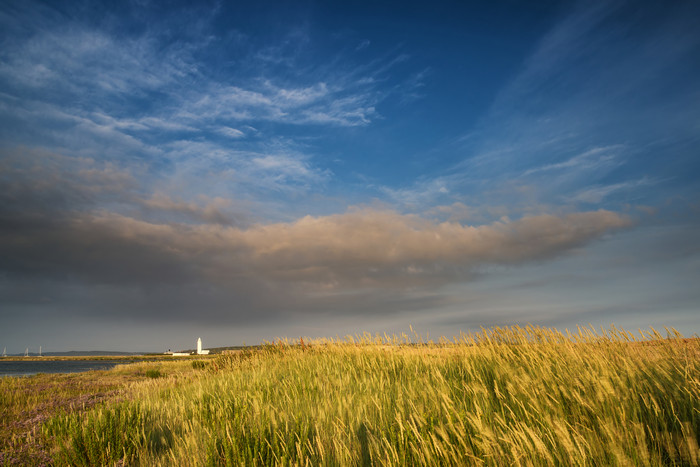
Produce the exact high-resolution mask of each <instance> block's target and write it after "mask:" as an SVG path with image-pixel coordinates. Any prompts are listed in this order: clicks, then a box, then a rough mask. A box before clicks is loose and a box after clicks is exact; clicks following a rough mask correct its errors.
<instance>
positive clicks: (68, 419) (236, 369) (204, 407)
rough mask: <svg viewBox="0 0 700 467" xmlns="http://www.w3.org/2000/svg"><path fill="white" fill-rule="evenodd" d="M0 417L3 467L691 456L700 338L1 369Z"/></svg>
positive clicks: (582, 336) (613, 332) (376, 348)
mask: <svg viewBox="0 0 700 467" xmlns="http://www.w3.org/2000/svg"><path fill="white" fill-rule="evenodd" d="M0 411H1V412H0V415H1V417H0V420H2V422H0V435H1V438H2V441H1V443H2V444H1V446H2V451H3V453H2V458H1V459H2V463H3V464H5V465H12V464H18V465H27V464H29V465H31V464H35V465H38V464H53V465H493V466H497V465H698V464H699V463H700V452H699V448H698V445H699V443H700V341H699V340H698V339H697V338H694V339H684V338H683V337H682V336H680V334H678V333H676V332H675V331H673V330H668V331H667V332H665V333H664V335H662V334H660V333H658V332H656V331H654V330H651V331H649V332H646V331H640V332H638V333H636V334H635V335H633V334H631V333H629V332H627V331H624V330H620V329H616V328H612V329H610V330H605V331H598V332H595V331H593V330H592V329H590V328H584V329H579V330H578V331H577V332H576V333H575V334H569V333H560V332H558V331H556V330H551V329H545V328H537V327H526V328H520V327H513V328H495V329H489V330H482V332H480V333H478V334H474V335H461V336H459V337H456V338H454V339H453V340H446V339H442V340H440V341H438V342H432V341H430V342H426V341H425V340H421V339H420V338H417V336H413V337H412V338H409V337H408V336H370V335H364V336H355V337H347V338H345V339H336V340H313V341H309V340H307V339H301V340H299V341H294V342H292V341H284V340H283V341H279V342H276V343H269V344H265V345H262V346H259V347H255V348H249V349H245V350H242V351H238V352H232V353H228V354H223V355H218V356H213V357H210V358H207V359H197V360H190V359H185V360H173V361H158V362H142V363H133V364H128V365H120V366H117V367H115V368H114V369H112V370H110V371H100V372H89V373H84V374H73V375H36V376H33V377H27V378H9V377H8V378H2V379H0Z"/></svg>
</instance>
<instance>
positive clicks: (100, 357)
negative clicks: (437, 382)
mask: <svg viewBox="0 0 700 467" xmlns="http://www.w3.org/2000/svg"><path fill="white" fill-rule="evenodd" d="M191 357H198V358H201V357H206V356H203V355H191V356H184V357H177V358H178V359H182V358H191ZM173 358H174V357H173V356H172V355H166V354H144V355H47V356H43V357H39V356H38V355H30V356H28V357H23V356H17V355H12V356H10V355H8V356H6V357H0V361H2V362H37V361H41V362H50V361H62V360H123V361H143V360H149V361H153V360H172V359H173Z"/></svg>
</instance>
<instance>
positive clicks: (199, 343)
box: [197, 337, 209, 355]
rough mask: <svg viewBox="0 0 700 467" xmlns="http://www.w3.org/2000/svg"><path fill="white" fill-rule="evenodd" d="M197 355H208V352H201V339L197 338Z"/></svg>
mask: <svg viewBox="0 0 700 467" xmlns="http://www.w3.org/2000/svg"><path fill="white" fill-rule="evenodd" d="M197 355H209V350H202V338H201V337H198V338H197Z"/></svg>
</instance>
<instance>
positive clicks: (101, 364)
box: [0, 359, 128, 376]
mask: <svg viewBox="0 0 700 467" xmlns="http://www.w3.org/2000/svg"><path fill="white" fill-rule="evenodd" d="M120 363H128V362H124V361H110V360H58V361H56V360H54V361H51V360H46V361H37V360H31V361H26V362H25V361H16V360H15V361H3V360H1V359H0V376H31V375H35V374H37V373H80V372H82V371H90V370H109V369H110V368H113V367H114V366H115V365H119V364H120Z"/></svg>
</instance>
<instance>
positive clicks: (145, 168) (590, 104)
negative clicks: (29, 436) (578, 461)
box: [0, 1, 700, 352]
mask: <svg viewBox="0 0 700 467" xmlns="http://www.w3.org/2000/svg"><path fill="white" fill-rule="evenodd" d="M698 19H700V7H699V6H698V4H697V2H692V1H686V2H674V3H673V4H664V5H662V4H658V3H657V2H623V1H620V2H594V3H593V4H591V3H590V2H538V4H537V5H536V6H531V5H526V4H519V3H516V2H488V4H487V5H478V4H472V3H469V2H439V3H438V4H425V3H420V2H402V3H401V5H400V6H397V5H396V4H394V3H392V2H367V3H361V2H355V3H352V4H347V5H340V4H337V2H330V3H329V2H304V3H298V4H290V3H285V2H255V3H252V4H241V3H238V2H237V3H235V4H234V3H227V2H211V3H203V2H180V3H177V2H173V3H171V4H169V5H167V6H162V5H160V4H159V3H158V2H149V1H133V2H121V3H119V4H118V5H112V4H110V3H108V2H64V3H61V2H49V3H41V2H28V1H22V2H13V1H8V2H4V3H3V5H2V7H0V26H1V27H0V30H1V31H2V32H1V33H0V40H1V43H2V45H1V47H0V185H1V186H0V188H2V189H1V190H0V192H1V194H0V205H1V206H2V207H1V208H0V237H1V240H2V242H1V245H0V319H2V321H3V322H4V323H5V324H4V325H3V326H2V329H1V330H0V345H3V346H7V347H8V351H13V352H15V351H16V352H19V351H21V350H23V349H24V348H25V347H27V346H34V347H38V346H39V345H43V347H44V348H45V349H46V348H48V349H54V350H66V349H69V348H74V349H79V350H84V349H93V348H103V349H106V348H110V349H125V348H127V347H128V348H137V349H138V350H162V349H163V348H181V347H186V346H188V345H189V344H190V341H192V342H194V339H195V338H196V337H197V336H199V335H201V336H202V337H203V338H204V339H205V344H207V345H212V346H213V345H234V344H240V343H242V342H244V341H245V342H247V343H258V342H260V341H261V340H263V339H273V338H275V337H279V336H288V337H298V336H300V335H303V336H312V337H314V336H335V335H340V336H343V335H345V334H352V333H356V332H363V331H368V332H389V333H392V332H399V333H400V332H403V331H406V330H407V329H408V327H409V325H413V327H414V328H415V329H417V330H418V331H420V332H423V333H428V332H429V333H430V335H431V336H438V335H447V336H451V335H454V334H456V333H458V332H459V331H460V330H462V331H469V330H473V329H477V328H479V327H480V326H486V327H488V326H493V325H513V324H526V323H533V324H539V325H545V326H555V327H558V328H561V329H563V328H565V327H569V328H571V327H575V326H576V324H584V325H585V324H588V323H591V324H593V325H594V326H598V327H599V326H609V325H610V324H613V323H614V324H617V325H622V326H625V327H630V328H632V329H636V328H638V327H642V328H646V327H648V326H650V325H652V326H664V325H666V326H674V327H676V328H677V329H678V330H679V331H681V332H682V333H683V334H685V335H692V334H694V333H698V332H700V318H699V316H700V313H699V312H698V311H699V310H698V304H699V303H700V292H698V288H697V285H696V284H697V283H700V248H698V246H697V245H698V242H697V240H696V239H697V238H698V234H699V233H700V229H699V225H700V222H699V216H700V199H699V197H698V193H700V186H699V182H698V180H699V177H698V175H699V174H700V161H699V158H698V155H697V147H698V143H699V142H700V141H699V140H700V84H699V83H700V79H698V77H700V61H698V60H697V59H696V57H698V56H700V33H698V31H697V27H696V25H697V21H698Z"/></svg>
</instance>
